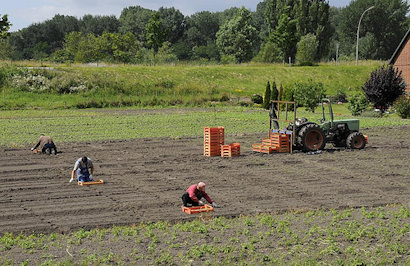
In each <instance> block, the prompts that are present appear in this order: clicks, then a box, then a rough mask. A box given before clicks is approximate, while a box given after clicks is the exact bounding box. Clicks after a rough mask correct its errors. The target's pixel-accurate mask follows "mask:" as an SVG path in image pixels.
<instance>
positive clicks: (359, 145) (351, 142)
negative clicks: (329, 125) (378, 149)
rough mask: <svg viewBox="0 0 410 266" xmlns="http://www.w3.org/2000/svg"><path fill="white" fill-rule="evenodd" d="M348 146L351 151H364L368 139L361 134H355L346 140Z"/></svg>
mask: <svg viewBox="0 0 410 266" xmlns="http://www.w3.org/2000/svg"><path fill="white" fill-rule="evenodd" d="M346 145H347V147H348V148H349V149H359V150H360V149H363V148H364V146H366V139H365V138H364V136H363V134H362V133H360V132H353V133H351V134H350V135H349V136H347V139H346Z"/></svg>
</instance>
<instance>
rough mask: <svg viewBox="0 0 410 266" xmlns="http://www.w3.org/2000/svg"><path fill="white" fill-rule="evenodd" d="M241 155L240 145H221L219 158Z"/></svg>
mask: <svg viewBox="0 0 410 266" xmlns="http://www.w3.org/2000/svg"><path fill="white" fill-rule="evenodd" d="M239 155H241V144H240V143H236V142H235V143H231V144H229V145H221V157H235V156H239Z"/></svg>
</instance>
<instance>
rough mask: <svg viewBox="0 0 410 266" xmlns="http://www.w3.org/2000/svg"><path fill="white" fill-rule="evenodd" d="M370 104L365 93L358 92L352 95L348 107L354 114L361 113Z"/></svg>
mask: <svg viewBox="0 0 410 266" xmlns="http://www.w3.org/2000/svg"><path fill="white" fill-rule="evenodd" d="M368 106H369V101H367V99H366V97H365V96H364V95H363V94H356V95H353V96H352V97H350V99H349V105H348V106H347V109H349V110H350V112H351V113H352V115H360V114H361V113H362V112H363V111H364V110H366V109H367V107H368Z"/></svg>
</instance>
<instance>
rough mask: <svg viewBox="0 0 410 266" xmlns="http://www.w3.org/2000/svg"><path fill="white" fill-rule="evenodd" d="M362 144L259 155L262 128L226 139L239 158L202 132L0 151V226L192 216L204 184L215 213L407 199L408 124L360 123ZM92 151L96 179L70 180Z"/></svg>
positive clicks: (42, 227) (53, 228)
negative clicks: (191, 189) (225, 154)
mask: <svg viewBox="0 0 410 266" xmlns="http://www.w3.org/2000/svg"><path fill="white" fill-rule="evenodd" d="M362 131H363V133H364V134H366V135H368V138H369V144H368V145H367V146H366V148H365V149H363V150H348V149H334V148H333V147H332V146H331V145H327V146H326V149H325V150H324V151H323V152H322V153H319V154H312V155H309V154H305V153H301V152H294V153H293V154H288V153H286V154H283V153H281V154H262V153H256V152H253V151H252V144H253V143H257V142H260V141H261V139H262V138H264V137H266V136H265V135H263V134H241V135H229V134H227V135H226V136H225V142H226V143H231V142H239V143H240V144H241V156H239V157H232V158H221V157H205V156H203V137H202V136H198V137H195V138H181V139H170V138H153V139H133V140H123V141H107V142H84V143H61V144H59V143H57V146H58V149H59V150H60V151H61V152H60V153H59V154H58V155H55V156H54V155H50V156H48V155H43V154H34V153H32V152H31V151H30V149H29V147H26V148H4V147H3V148H1V149H0V150H1V153H0V228H1V233H5V232H16V233H18V232H27V233H32V232H35V233H50V232H57V233H58V232H70V231H73V230H77V229H79V228H84V229H91V228H96V227H100V228H101V227H110V226H112V225H132V224H138V223H140V222H147V221H153V222H155V221H159V220H166V221H171V222H177V221H184V220H189V219H194V218H195V216H196V215H189V214H186V213H184V212H182V211H181V204H182V202H181V195H182V194H183V193H184V191H185V190H186V188H187V187H188V186H189V185H191V184H194V183H196V182H199V181H203V182H205V183H207V192H208V194H209V195H210V196H211V197H212V198H213V199H214V200H215V202H216V203H217V204H218V205H220V206H219V207H218V208H215V210H214V212H213V213H212V215H213V216H225V217H237V216H239V215H252V214H256V213H278V212H284V211H292V210H300V211H304V210H316V209H340V208H347V207H362V206H366V207H374V206H385V205H388V204H401V205H406V206H409V203H410V197H409V185H410V168H409V158H410V134H409V131H410V126H400V127H390V128H388V127H384V128H371V129H363V130H362ZM82 156H88V157H90V158H91V159H92V160H93V162H94V165H95V173H94V179H103V180H104V181H105V184H103V185H94V186H87V187H86V186H78V185H77V184H74V183H69V179H70V175H71V170H72V168H73V166H74V163H75V161H76V159H78V158H80V157H82Z"/></svg>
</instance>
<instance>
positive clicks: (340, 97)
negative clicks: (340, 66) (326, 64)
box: [328, 89, 347, 103]
mask: <svg viewBox="0 0 410 266" xmlns="http://www.w3.org/2000/svg"><path fill="white" fill-rule="evenodd" d="M328 99H329V100H330V101H331V102H332V103H338V102H342V103H345V102H347V95H346V93H345V92H344V91H343V90H341V89H339V90H338V91H337V92H336V95H331V96H328Z"/></svg>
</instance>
